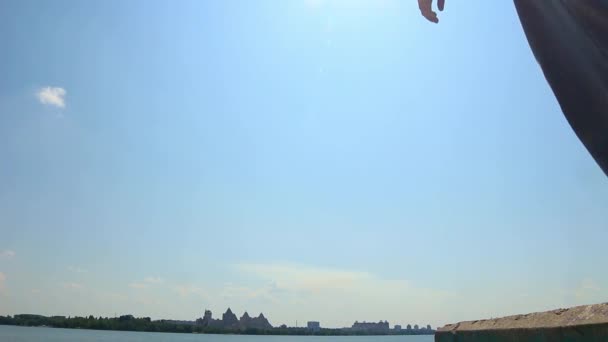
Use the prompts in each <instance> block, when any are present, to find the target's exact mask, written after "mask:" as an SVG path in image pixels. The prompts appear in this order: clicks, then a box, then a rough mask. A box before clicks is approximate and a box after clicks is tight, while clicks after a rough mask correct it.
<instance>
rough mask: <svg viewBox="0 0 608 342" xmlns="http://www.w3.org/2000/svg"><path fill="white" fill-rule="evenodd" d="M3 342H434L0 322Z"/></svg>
mask: <svg viewBox="0 0 608 342" xmlns="http://www.w3.org/2000/svg"><path fill="white" fill-rule="evenodd" d="M0 341H2V342H42V341H44V342H64V341H68V342H70V341H79V342H80V341H82V342H111V341H116V342H144V341H150V342H174V341H175V342H194V341H196V342H267V341H268V342H333V341H338V342H432V341H433V336H431V335H428V336H242V335H200V334H164V333H139V332H123V331H95V330H74V329H53V328H28V327H15V326H6V325H0Z"/></svg>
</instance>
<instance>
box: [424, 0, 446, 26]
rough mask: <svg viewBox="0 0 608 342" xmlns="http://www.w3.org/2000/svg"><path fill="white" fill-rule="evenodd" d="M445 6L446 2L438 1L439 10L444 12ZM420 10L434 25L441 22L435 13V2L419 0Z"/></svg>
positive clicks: (443, 0)
mask: <svg viewBox="0 0 608 342" xmlns="http://www.w3.org/2000/svg"><path fill="white" fill-rule="evenodd" d="M444 6H445V0H437V8H438V9H439V10H440V11H443V7H444ZM418 8H420V12H421V13H422V15H423V16H424V17H425V18H426V19H428V21H430V22H433V23H438V22H439V18H437V13H435V12H433V0H418Z"/></svg>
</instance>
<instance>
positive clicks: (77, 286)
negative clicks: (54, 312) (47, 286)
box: [63, 283, 84, 290]
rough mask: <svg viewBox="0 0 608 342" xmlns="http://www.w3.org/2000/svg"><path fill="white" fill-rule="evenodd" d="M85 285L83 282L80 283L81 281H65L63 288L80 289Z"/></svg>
mask: <svg viewBox="0 0 608 342" xmlns="http://www.w3.org/2000/svg"><path fill="white" fill-rule="evenodd" d="M83 287H84V286H82V284H79V283H63V288H64V289H68V290H80V289H82V288H83Z"/></svg>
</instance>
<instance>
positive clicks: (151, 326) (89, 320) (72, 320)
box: [0, 315, 435, 336]
mask: <svg viewBox="0 0 608 342" xmlns="http://www.w3.org/2000/svg"><path fill="white" fill-rule="evenodd" d="M0 325H6V326H21V327H46V328H59V329H77V330H97V331H133V332H158V333H178V334H179V333H181V334H210V335H268V336H391V335H392V336H395V335H397V336H403V335H433V334H434V333H435V330H431V331H428V330H426V329H424V330H407V329H404V330H390V331H355V330H345V329H329V328H321V329H320V330H319V331H314V332H313V331H310V330H309V329H307V328H293V327H292V328H284V327H278V328H271V329H221V328H210V327H202V326H200V325H196V324H180V323H174V321H169V320H156V321H153V320H151V319H150V318H149V317H143V318H135V317H133V316H131V315H127V316H121V317H118V318H103V317H99V318H95V317H93V316H89V317H67V318H66V317H63V316H54V317H46V316H41V315H15V316H13V317H11V316H0Z"/></svg>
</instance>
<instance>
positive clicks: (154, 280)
mask: <svg viewBox="0 0 608 342" xmlns="http://www.w3.org/2000/svg"><path fill="white" fill-rule="evenodd" d="M164 281H165V280H164V279H163V278H161V277H146V278H144V280H143V281H136V282H133V283H130V284H129V287H130V288H132V289H146V288H148V287H150V286H151V285H159V284H162V283H163V282H164Z"/></svg>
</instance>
